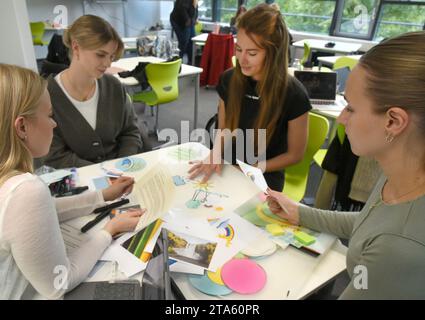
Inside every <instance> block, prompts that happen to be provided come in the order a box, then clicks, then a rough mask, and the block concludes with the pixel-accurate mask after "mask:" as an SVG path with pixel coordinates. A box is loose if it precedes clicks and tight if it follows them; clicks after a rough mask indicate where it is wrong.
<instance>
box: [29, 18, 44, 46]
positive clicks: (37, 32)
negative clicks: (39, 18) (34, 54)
mask: <svg viewBox="0 0 425 320" xmlns="http://www.w3.org/2000/svg"><path fill="white" fill-rule="evenodd" d="M30 28H31V34H32V42H33V44H34V45H35V46H45V45H47V44H48V42H47V41H43V36H44V29H45V25H44V22H30Z"/></svg>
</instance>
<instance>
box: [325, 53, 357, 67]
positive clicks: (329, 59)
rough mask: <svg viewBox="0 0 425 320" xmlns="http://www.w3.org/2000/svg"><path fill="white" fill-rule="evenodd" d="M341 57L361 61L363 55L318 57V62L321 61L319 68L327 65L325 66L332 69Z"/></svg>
mask: <svg viewBox="0 0 425 320" xmlns="http://www.w3.org/2000/svg"><path fill="white" fill-rule="evenodd" d="M341 57H348V58H351V59H355V60H360V58H361V57H362V55H361V54H353V55H349V56H333V57H317V60H318V61H319V66H322V64H325V65H327V66H329V67H331V68H332V67H333V65H334V64H335V61H336V60H338V59H339V58H341Z"/></svg>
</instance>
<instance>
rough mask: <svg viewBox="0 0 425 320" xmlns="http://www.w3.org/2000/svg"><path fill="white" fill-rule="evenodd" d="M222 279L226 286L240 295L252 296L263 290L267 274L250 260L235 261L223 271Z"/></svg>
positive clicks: (230, 262) (226, 265) (227, 264)
mask: <svg viewBox="0 0 425 320" xmlns="http://www.w3.org/2000/svg"><path fill="white" fill-rule="evenodd" d="M221 278H222V279H223V282H224V284H225V285H226V286H228V287H229V288H230V289H232V290H233V291H235V292H237V293H240V294H252V293H256V292H258V291H260V290H261V289H263V287H264V285H265V284H266V272H265V271H264V269H263V268H262V267H261V266H259V265H258V264H257V263H256V262H254V261H252V260H249V259H233V260H230V261H229V262H227V263H226V264H225V265H224V266H223V268H222V269H221Z"/></svg>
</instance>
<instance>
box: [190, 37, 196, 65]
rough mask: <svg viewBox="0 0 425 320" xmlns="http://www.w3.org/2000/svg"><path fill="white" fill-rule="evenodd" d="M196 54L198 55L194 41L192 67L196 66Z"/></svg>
mask: <svg viewBox="0 0 425 320" xmlns="http://www.w3.org/2000/svg"><path fill="white" fill-rule="evenodd" d="M195 53H196V42H195V41H192V61H191V64H192V66H194V65H195V60H196V59H195Z"/></svg>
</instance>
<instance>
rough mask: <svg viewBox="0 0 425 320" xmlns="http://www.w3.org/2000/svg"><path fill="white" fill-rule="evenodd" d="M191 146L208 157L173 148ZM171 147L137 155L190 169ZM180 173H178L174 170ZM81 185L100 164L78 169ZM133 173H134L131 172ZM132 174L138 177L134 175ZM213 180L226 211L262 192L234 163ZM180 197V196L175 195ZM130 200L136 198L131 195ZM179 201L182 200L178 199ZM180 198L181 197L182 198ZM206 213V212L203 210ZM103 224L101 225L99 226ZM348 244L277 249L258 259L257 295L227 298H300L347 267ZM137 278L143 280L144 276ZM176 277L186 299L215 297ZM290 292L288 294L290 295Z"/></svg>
mask: <svg viewBox="0 0 425 320" xmlns="http://www.w3.org/2000/svg"><path fill="white" fill-rule="evenodd" d="M182 147H183V148H189V147H190V148H191V149H193V150H199V156H198V158H199V159H202V158H203V157H205V155H207V154H208V152H209V150H208V149H207V148H205V147H204V146H203V145H201V144H199V143H189V144H183V145H180V146H174V147H171V148H182ZM171 148H166V149H160V150H156V151H151V152H147V153H143V154H139V155H137V157H141V158H143V159H144V160H145V161H146V163H147V167H146V168H145V169H143V170H148V169H149V167H150V166H152V165H154V164H156V163H157V162H158V161H161V162H162V163H163V164H165V165H167V166H168V167H169V168H170V171H172V172H173V174H181V173H180V172H187V169H188V168H189V165H188V163H187V161H181V162H177V161H176V160H174V159H171V158H169V156H168V155H169V152H170V150H172V149H171ZM175 172H177V173H175ZM78 173H79V179H80V184H82V185H89V186H90V180H91V178H92V177H95V176H99V175H101V174H102V171H101V169H100V165H99V164H96V165H92V166H87V167H83V168H80V169H79V170H78ZM129 175H132V174H129ZM132 176H134V177H136V175H135V174H133V175H132ZM211 183H212V184H213V185H214V187H215V188H218V189H219V190H220V192H221V193H224V194H227V195H229V196H230V197H229V200H228V202H226V212H229V213H230V212H231V211H232V210H233V209H235V208H236V207H238V206H239V205H240V204H242V203H243V202H245V201H247V200H248V199H250V198H251V197H252V196H254V195H255V194H257V193H258V192H259V189H257V187H256V186H255V185H254V184H253V183H252V182H251V181H249V180H247V179H246V177H245V176H244V175H243V174H242V172H241V171H239V170H237V169H235V168H234V167H233V166H231V165H226V166H225V167H224V168H223V172H222V176H221V177H220V176H218V175H214V176H213V177H212V178H211ZM175 198H178V197H175ZM130 200H134V199H132V198H131V195H130ZM176 201H177V203H178V202H179V199H176ZM180 201H181V199H180ZM200 214H203V213H200ZM90 218H91V217H83V218H79V219H81V224H84V223H86V222H87V221H88V220H90ZM99 227H100V226H99ZM345 255H346V247H344V246H342V245H341V243H340V242H339V241H337V242H335V244H334V245H333V247H332V248H331V249H329V251H328V252H326V253H324V254H322V255H321V256H320V257H313V256H311V255H309V254H306V253H304V252H302V251H300V250H298V249H295V248H292V247H289V248H287V249H285V250H281V249H278V250H277V251H276V252H275V253H274V254H273V255H271V256H269V257H267V258H263V259H260V260H258V261H257V262H258V263H259V264H260V265H261V266H262V267H263V268H264V269H265V271H266V273H267V284H266V286H265V288H263V290H261V291H260V292H259V293H257V294H254V295H245V296H244V295H238V294H235V293H233V294H231V295H229V296H226V299H299V298H303V297H305V296H306V295H308V294H310V293H312V292H314V291H315V290H316V289H318V288H319V287H321V286H322V285H324V284H326V283H327V282H328V281H330V280H332V279H333V278H334V277H335V276H337V275H338V274H339V273H340V272H342V271H343V270H345ZM135 278H138V279H140V278H141V275H136V276H135ZM173 278H174V279H175V280H176V283H177V285H178V286H179V288H180V289H181V291H182V292H183V294H184V295H185V297H186V298H187V299H214V298H216V297H211V296H207V295H204V294H202V293H201V292H198V291H197V290H196V289H194V288H193V287H192V286H191V285H190V284H189V283H188V280H187V275H186V274H177V273H173ZM288 291H289V295H288Z"/></svg>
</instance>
